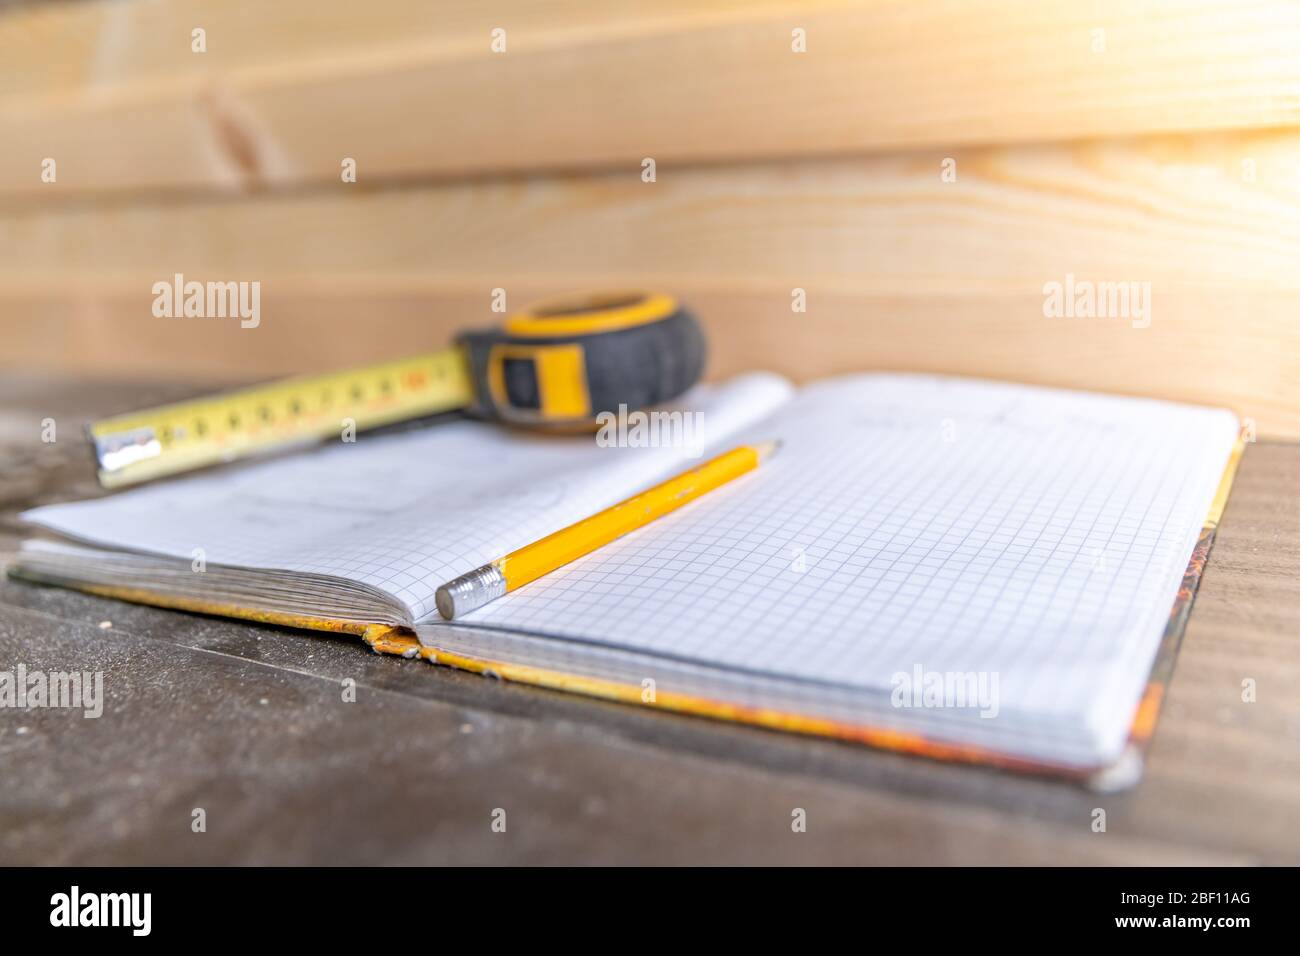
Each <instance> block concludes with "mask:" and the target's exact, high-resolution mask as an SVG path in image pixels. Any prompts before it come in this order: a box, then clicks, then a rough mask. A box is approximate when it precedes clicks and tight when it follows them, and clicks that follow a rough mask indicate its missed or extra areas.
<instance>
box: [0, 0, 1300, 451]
mask: <svg viewBox="0 0 1300 956" xmlns="http://www.w3.org/2000/svg"><path fill="white" fill-rule="evenodd" d="M198 27H201V28H203V29H204V30H205V31H206V33H205V40H206V46H207V50H206V52H204V53H195V52H192V50H191V44H192V30H193V29H195V28H198ZM496 28H502V29H504V30H505V41H506V49H505V51H504V52H493V50H492V49H491V44H492V40H493V37H492V31H493V30H494V29H496ZM796 30H802V31H803V34H802V35H803V36H804V37H805V38H806V52H802V53H796V52H794V51H793V50H792V42H794V41H793V39H792V38H793V36H794V31H796ZM1297 50H1300V8H1298V7H1297V6H1296V5H1294V4H1292V3H1272V2H1229V0H1178V2H1175V0H1159V2H1135V0H1113V2H1112V0H1098V2H1093V3H1088V4H1075V3H1069V2H1063V0H910V2H888V0H862V2H831V0H821V2H805V3H796V2H793V0H757V2H743V0H658V2H653V3H652V2H641V0H637V2H624V3H608V4H594V3H579V2H574V0H560V2H549V3H530V2H523V0H504V2H502V0H496V2H486V0H485V2H473V0H465V2H444V3H437V4H430V3H427V2H417V0H372V2H370V3H368V4H366V5H365V10H364V15H361V14H360V13H359V12H358V10H357V9H356V8H355V6H354V5H352V4H345V3H343V2H341V0H315V2H306V0H282V2H279V3H275V4H266V3H259V2H254V0H227V2H224V3H222V4H219V5H213V4H208V3H202V2H199V0H171V2H147V0H111V2H85V3H78V4H67V5H65V4H57V5H54V4H38V5H36V6H32V7H27V8H21V9H19V10H17V11H11V12H9V13H8V14H5V15H0V63H4V64H5V69H4V70H3V71H0V135H2V136H3V139H0V362H2V363H4V364H8V365H22V366H25V367H33V366H37V367H40V366H45V367H50V368H54V369H71V370H76V371H81V372H85V373H87V374H96V375H109V374H118V375H121V374H149V375H155V376H167V377H184V378H193V379H211V380H214V381H215V380H223V379H224V380H231V379H240V378H251V377H256V376H264V375H270V374H277V373H282V372H290V371H300V370H306V369H317V368H321V367H323V366H328V365H345V364H348V363H351V362H359V361H369V360H371V359H376V358H382V357H385V356H392V355H400V354H402V353H403V352H407V351H411V350H413V349H417V348H425V347H428V346H429V345H430V344H436V343H438V342H440V341H442V340H444V339H445V338H446V336H448V335H449V334H450V333H451V332H453V331H454V330H455V329H456V328H459V327H462V326H464V325H467V324H470V325H472V324H479V323H486V322H491V321H493V320H494V319H496V318H499V317H498V316H494V315H493V314H492V313H491V311H490V303H491V297H492V290H493V289H496V288H503V289H505V290H506V291H507V295H508V300H509V303H510V305H511V306H519V305H523V304H525V303H526V302H527V301H528V300H529V299H531V298H533V297H536V296H540V295H546V294H552V293H557V292H571V291H574V290H582V289H591V288H594V289H607V288H617V287H622V286H655V287H665V288H668V289H671V290H674V291H677V292H679V293H680V294H682V295H683V296H684V297H685V298H686V299H687V300H688V301H689V302H691V303H692V304H693V305H695V306H696V307H697V310H698V312H699V313H700V314H701V316H702V318H703V319H704V320H705V322H706V324H707V326H708V329H709V332H710V336H711V342H712V345H713V360H712V364H711V368H710V371H711V374H713V375H714V376H723V375H726V374H729V373H732V372H735V371H738V370H741V369H744V368H753V367H764V368H773V369H776V370H778V371H782V372H785V373H787V374H790V375H792V376H794V377H796V378H798V379H800V380H808V379H812V378H816V377H818V376H822V375H827V374H833V373H837V372H845V371H853V370H859V369H872V368H888V369H921V370H933V371H946V372H955V373H960V374H971V375H986V376H995V377H1001V378H1009V379H1016V380H1023V381H1034V382H1044V383H1051V384H1061V385H1070V386H1078V387H1088V388H1101V389H1107V390H1113V391H1124V392H1134V393H1141V394H1150V395H1158V396H1166V397H1171V398H1177V399H1183V400H1190V401H1202V402H1212V403H1219V404H1226V405H1229V406H1231V407H1233V408H1235V409H1237V410H1238V411H1239V412H1240V413H1241V414H1243V415H1247V416H1249V417H1251V418H1253V419H1254V420H1255V421H1256V423H1257V427H1258V429H1259V431H1260V433H1261V434H1264V435H1269V436H1289V437H1296V436H1300V387H1298V386H1300V318H1298V317H1297V316H1296V312H1297V305H1300V266H1298V265H1297V263H1300V56H1297V55H1296V51H1297ZM50 158H52V159H54V160H55V162H56V164H57V166H56V170H57V177H56V180H55V181H54V182H52V183H51V182H45V181H43V179H42V169H43V166H42V164H43V162H44V161H45V160H46V159H50ZM344 158H352V159H355V160H356V164H357V182H355V183H348V182H343V181H342V177H341V175H340V170H341V163H342V161H343V159H344ZM646 158H653V159H654V160H655V164H656V169H655V172H656V175H655V181H654V182H645V181H644V180H643V176H642V171H643V160H644V159H646ZM176 272H181V273H184V274H185V275H186V277H187V278H191V279H199V280H209V279H216V280H221V281H240V280H243V281H253V280H255V281H259V282H261V284H262V315H263V320H262V322H261V324H260V325H259V326H258V328H256V329H241V328H239V326H238V323H231V322H222V321H221V320H196V319H159V318H155V317H154V316H153V314H152V312H151V310H150V305H151V302H152V292H151V287H152V285H153V283H154V282H156V281H159V280H166V279H169V278H170V277H171V276H172V275H173V273H176ZM1067 277H1074V279H1076V280H1082V281H1089V282H1137V283H1149V284H1150V286H1149V287H1150V290H1151V291H1150V295H1151V300H1150V313H1149V316H1147V318H1149V320H1150V321H1149V323H1147V322H1146V321H1145V319H1144V320H1141V321H1137V320H1134V321H1130V320H1129V319H1125V318H1122V317H1114V318H1072V319H1070V318H1053V317H1048V316H1045V315H1044V287H1045V285H1046V284H1048V283H1052V282H1061V283H1064V282H1065V281H1067ZM795 289H802V290H804V293H805V295H806V300H807V309H806V311H804V312H796V311H793V310H792V292H793V290H795Z"/></svg>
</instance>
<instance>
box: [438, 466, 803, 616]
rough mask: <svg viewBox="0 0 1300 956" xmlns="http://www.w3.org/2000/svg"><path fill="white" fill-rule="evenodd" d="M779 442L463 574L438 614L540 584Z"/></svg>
mask: <svg viewBox="0 0 1300 956" xmlns="http://www.w3.org/2000/svg"><path fill="white" fill-rule="evenodd" d="M779 445H780V442H775V441H771V442H764V443H762V444H760V445H741V446H740V447H739V448H733V449H732V450H731V451H729V452H725V453H724V454H721V455H719V456H718V457H717V458H711V459H709V460H708V461H706V462H705V463H704V464H702V465H700V466H699V467H698V468H692V469H691V470H690V471H685V472H682V473H681V474H680V475H677V476H676V477H674V478H669V479H668V480H667V481H665V482H664V483H663V484H659V485H655V486H654V487H653V488H651V489H649V490H648V491H643V492H641V493H640V494H639V495H634V496H633V497H631V498H628V499H627V500H626V501H623V502H620V503H619V504H616V505H614V506H613V507H611V508H606V509H605V510H604V511H601V512H599V513H598V514H594V515H592V516H591V517H590V518H583V519H582V520H581V521H579V522H577V523H576V524H571V525H569V526H568V527H567V528H563V529H561V530H560V531H557V532H555V533H554V534H550V535H547V536H546V537H545V538H542V539H541V540H540V541H534V542H533V543H532V544H529V545H525V546H524V547H522V548H520V549H519V550H517V551H511V552H510V553H509V554H507V555H506V556H505V557H504V558H497V559H496V560H495V561H493V562H492V563H491V564H485V565H483V567H481V568H479V569H478V570H476V571H471V572H469V574H462V575H461V576H460V577H458V578H455V579H454V580H451V581H448V582H447V583H446V584H444V585H443V586H442V587H440V588H438V592H437V595H436V600H437V604H438V613H439V614H441V615H442V616H443V617H444V618H446V619H447V620H448V621H450V620H452V619H453V618H455V617H456V616H457V615H460V614H468V613H469V612H470V611H473V610H477V609H478V608H481V607H482V606H483V605H484V604H487V603H488V602H489V601H495V600H496V599H497V598H499V597H501V595H503V594H506V593H508V592H510V591H513V590H514V589H515V588H520V587H523V586H524V585H525V584H527V583H529V582H530V581H536V580H537V579H538V578H540V577H541V576H542V575H544V574H549V573H550V572H552V571H554V570H555V569H556V568H559V567H563V566H564V565H566V564H568V563H569V562H570V561H573V560H575V559H576V558H580V557H582V556H583V555H584V554H590V553H591V552H592V551H595V550H596V549H597V548H599V547H601V546H603V545H606V544H609V543H610V542H611V541H613V540H615V539H616V538H621V537H623V535H625V534H627V533H628V532H629V531H635V530H636V529H637V528H640V527H642V526H643V525H647V524H649V523H650V522H651V521H654V520H655V519H656V518H658V517H659V516H661V515H666V514H668V512H670V511H676V510H677V509H678V508H680V507H681V506H682V505H684V504H687V503H688V502H691V501H694V500H695V499H696V498H698V497H700V496H701V495H703V494H707V493H708V492H710V491H712V490H713V489H714V488H717V487H719V486H721V485H725V484H726V483H727V482H729V481H731V480H732V479H733V478H739V477H740V476H741V475H743V474H746V473H747V472H750V471H753V470H754V469H755V468H757V467H758V466H759V465H760V464H761V463H762V462H763V461H765V460H766V459H767V458H768V457H770V456H771V455H772V453H773V452H775V451H776V449H777V447H778V446H779Z"/></svg>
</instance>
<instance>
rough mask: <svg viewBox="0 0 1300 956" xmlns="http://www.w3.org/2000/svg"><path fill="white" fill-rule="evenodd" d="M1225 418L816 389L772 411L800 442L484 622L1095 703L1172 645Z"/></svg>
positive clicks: (1021, 703) (1178, 410)
mask: <svg viewBox="0 0 1300 956" xmlns="http://www.w3.org/2000/svg"><path fill="white" fill-rule="evenodd" d="M1044 395H1046V396H1047V397H1043V396H1044ZM891 402H892V403H894V405H895V406H896V407H892V408H885V409H882V407H881V406H882V405H884V406H888V405H890V403H891ZM1027 403H1034V404H1033V405H1032V406H1030V405H1028V404H1027ZM1044 403H1046V404H1047V405H1049V406H1051V405H1054V406H1055V407H1048V408H1044V407H1041V406H1042V405H1043V404H1044ZM864 406H865V407H868V408H870V409H872V410H873V414H867V415H861V414H859V412H860V410H861V409H862V408H863V407H864ZM1135 410H1136V414H1135ZM954 415H955V416H957V417H958V419H959V420H960V421H961V422H962V428H961V429H960V430H959V437H958V438H957V440H955V441H951V442H949V441H945V440H944V437H943V433H942V429H941V428H940V421H941V420H943V419H944V418H946V417H949V416H954ZM1225 422H1226V416H1223V415H1222V413H1217V412H1213V411H1209V410H1204V409H1192V408H1186V407H1180V406H1170V405H1162V404H1158V403H1140V402H1139V403H1136V404H1135V405H1133V404H1129V403H1127V402H1125V401H1122V400H1116V399H1106V398H1093V397H1090V396H1071V395H1069V393H1050V392H1049V393H1042V392H1039V391H1038V390H1030V389H1018V388H1013V387H1005V389H999V388H997V387H994V386H988V385H983V384H971V385H968V386H966V387H965V388H962V387H960V386H954V385H952V384H946V385H945V386H944V387H943V388H937V387H930V388H922V389H921V390H920V391H919V392H915V393H912V394H906V395H904V396H903V398H902V400H901V401H900V398H899V396H898V395H897V394H895V395H893V397H892V398H891V397H889V395H888V393H885V394H882V393H881V392H880V391H879V390H878V389H870V388H868V389H866V390H861V389H860V390H857V391H856V392H851V393H849V394H847V395H846V394H840V395H838V396H836V401H834V402H830V401H826V400H825V399H824V396H822V397H821V398H819V397H818V396H815V395H814V396H812V397H810V398H809V399H806V400H805V399H801V400H797V401H796V402H795V403H793V405H792V406H791V407H790V408H789V409H788V410H787V411H786V412H784V413H783V414H781V415H779V416H777V417H776V418H775V419H774V421H773V423H772V424H771V425H769V426H768V429H769V432H768V433H761V430H760V431H756V432H755V437H780V438H782V439H783V440H784V442H785V447H784V448H783V449H782V451H781V452H780V453H779V454H778V455H777V456H776V457H775V458H774V459H773V460H772V461H771V462H770V463H769V464H768V465H766V466H765V467H764V468H762V469H761V470H760V471H759V472H757V473H754V474H752V475H750V476H746V477H745V478H742V479H740V480H738V481H737V482H734V483H733V484H731V485H729V486H727V487H724V488H722V489H720V490H718V491H716V492H713V493H711V494H710V495H709V496H707V497H706V498H704V499H701V500H699V501H697V502H695V503H693V504H692V505H689V506H687V507H686V508H684V509H682V510H681V511H679V512H675V513H673V514H671V515H669V516H667V517H665V518H663V519H660V520H659V521H657V522H655V523H654V524H653V525H650V526H647V527H646V528H643V529H641V530H639V531H637V532H634V533H633V534H631V535H628V536H627V537H625V538H623V539H621V540H619V541H617V542H614V543H613V544H611V545H608V546H606V547H605V548H602V549H601V550H600V551H598V552H597V553H595V554H593V555H589V556H588V557H586V558H582V559H579V560H578V561H576V562H574V563H572V564H570V565H569V566H567V567H565V568H562V569H559V570H557V571H555V572H553V573H552V574H550V575H548V576H547V577H545V578H542V579H540V580H539V581H537V582H535V583H533V584H531V585H529V586H528V587H526V588H524V589H521V590H520V591H517V592H515V593H513V594H511V595H508V596H506V597H505V598H504V599H502V600H500V601H498V602H495V603H494V604H493V605H490V606H488V607H487V608H484V609H482V610H480V611H478V612H475V614H473V615H471V616H470V617H469V618H468V619H467V620H466V623H467V624H469V625H471V626H473V625H478V626H483V627H490V628H503V629H507V630H512V631H521V632H527V633H532V634H539V635H553V636H557V637H566V636H567V637H571V638H574V639H579V640H582V641H586V642H591V643H594V644H599V645H604V646H609V647H618V648H623V649H626V650H629V651H634V652H637V653H642V654H646V653H648V654H659V655H663V656H664V657H666V658H672V659H675V660H683V661H690V662H695V663H699V664H704V665H712V666H717V667H722V668H733V669H745V670H748V671H751V672H757V673H762V674H766V675H769V676H773V677H780V676H785V677H789V678H794V679H801V680H810V681H821V682H824V683H825V684H826V685H827V686H830V685H837V686H844V685H848V686H856V687H859V688H862V689H864V690H885V691H887V690H888V689H889V687H890V684H891V679H892V677H893V675H895V674H897V673H898V672H900V671H904V672H906V671H909V670H910V669H911V668H912V667H913V666H914V665H919V666H921V667H923V668H924V669H925V670H927V671H940V672H948V671H954V672H967V673H968V672H981V671H982V672H990V671H992V672H996V673H997V674H998V675H999V678H1000V684H1001V695H1002V698H1003V700H1004V702H1007V703H1008V704H1009V705H1011V706H1015V707H1018V708H1022V709H1025V710H1031V711H1037V712H1040V713H1042V714H1058V715H1060V714H1071V715H1074V716H1075V717H1076V718H1079V719H1086V715H1087V714H1088V713H1089V711H1090V709H1091V708H1098V709H1100V708H1104V707H1105V706H1106V705H1107V704H1115V705H1116V706H1118V707H1119V708H1120V709H1122V708H1123V707H1125V706H1128V703H1127V702H1121V703H1119V704H1116V701H1115V700H1114V699H1112V698H1111V696H1110V691H1112V690H1113V691H1114V692H1115V695H1117V696H1118V697H1124V695H1125V694H1128V693H1129V692H1130V690H1131V686H1130V685H1131V683H1132V682H1131V681H1129V680H1125V681H1119V682H1114V683H1109V682H1110V681H1111V678H1112V676H1113V675H1114V674H1115V672H1116V670H1117V668H1118V667H1119V665H1120V663H1121V662H1127V661H1130V660H1131V659H1134V658H1140V657H1142V656H1143V654H1144V653H1154V644H1155V642H1156V641H1158V639H1159V634H1160V631H1161V629H1162V626H1163V618H1164V616H1165V615H1167V613H1168V609H1169V606H1170V605H1171V604H1172V600H1173V591H1174V590H1176V587H1177V582H1178V580H1179V578H1180V576H1181V572H1182V568H1183V567H1185V565H1186V561H1187V558H1188V556H1189V555H1190V549H1191V546H1192V544H1193V543H1194V540H1195V534H1196V532H1197V531H1198V530H1199V528H1200V524H1201V522H1202V520H1203V519H1204V516H1205V513H1206V511H1207V509H1208V506H1209V501H1210V498H1211V497H1212V495H1213V492H1214V490H1215V487H1216V486H1217V481H1218V477H1219V476H1220V475H1221V473H1222V470H1223V467H1224V464H1225V463H1226V460H1227V454H1228V452H1229V450H1230V448H1231V440H1232V428H1231V426H1230V423H1229V424H1225ZM1212 426H1213V427H1212ZM771 429H776V431H771ZM1121 685H1122V687H1121ZM1121 716H1122V715H1121Z"/></svg>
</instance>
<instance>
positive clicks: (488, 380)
mask: <svg viewBox="0 0 1300 956" xmlns="http://www.w3.org/2000/svg"><path fill="white" fill-rule="evenodd" d="M652 299H653V301H655V302H658V301H660V300H662V301H663V307H662V310H661V311H662V313H663V314H662V316H661V317H654V318H650V319H646V318H644V317H643V318H642V319H640V320H639V321H637V322H636V323H628V324H625V325H624V326H623V327H612V328H601V329H598V330H596V331H592V332H588V333H586V334H573V333H568V332H560V333H557V334H546V335H537V334H532V335H528V334H520V333H519V332H518V331H517V327H518V325H519V323H517V322H516V323H515V326H516V330H512V323H511V322H507V323H506V326H505V328H502V329H493V330H488V331H481V332H465V333H462V334H461V335H460V336H459V338H458V340H457V341H458V342H459V344H460V345H461V346H462V347H463V348H464V349H465V351H466V353H467V354H468V358H469V367H470V370H471V374H472V376H473V380H474V391H475V401H474V404H473V405H471V406H470V408H469V409H468V411H469V412H470V413H471V414H474V415H476V416H479V417H483V418H490V419H496V420H499V421H504V422H508V423H512V424H518V425H529V426H534V427H536V426H539V425H540V426H543V427H545V426H552V427H556V428H582V427H586V426H591V425H594V424H596V416H597V415H599V414H600V413H601V412H612V413H615V414H617V413H618V411H619V406H620V405H624V406H626V407H627V410H629V411H631V410H634V409H639V408H646V407H648V406H651V405H657V404H659V403H660V402H666V401H669V400H671V399H673V398H676V397H677V396H679V395H681V394H682V393H683V392H685V391H686V390H687V389H688V388H690V387H691V386H692V385H694V384H695V383H696V382H698V381H699V380H700V376H701V375H702V374H703V373H704V363H705V357H706V348H705V341H704V333H703V331H702V330H701V329H700V326H699V323H698V322H697V321H696V319H695V316H694V315H692V314H691V313H690V311H688V310H687V309H686V308H684V307H682V306H681V305H679V304H678V303H677V302H676V301H675V300H672V299H669V298H667V297H662V296H659V297H647V298H645V299H643V300H641V301H643V302H651V301H652ZM593 309H594V307H593ZM615 311H617V310H615ZM576 314H577V315H578V316H581V315H582V313H581V312H578V313H576ZM528 318H529V320H530V322H528V323H525V324H526V325H529V326H530V327H531V328H532V329H534V330H537V329H539V328H544V327H545V323H547V322H548V321H554V322H556V323H557V326H558V325H560V324H563V323H564V322H565V320H571V319H572V318H574V313H566V312H565V311H564V310H562V309H560V308H558V307H557V308H556V309H554V310H552V311H550V312H549V313H548V312H537V313H534V314H532V315H530V316H529V317H528ZM578 324H579V325H581V324H582V323H581V322H579V323H578ZM597 324H598V323H597ZM615 325H617V322H615Z"/></svg>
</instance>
